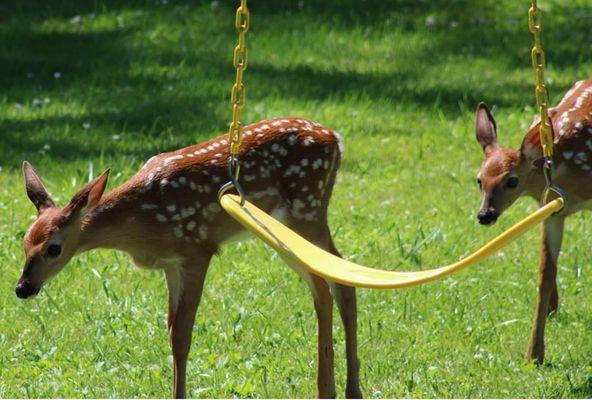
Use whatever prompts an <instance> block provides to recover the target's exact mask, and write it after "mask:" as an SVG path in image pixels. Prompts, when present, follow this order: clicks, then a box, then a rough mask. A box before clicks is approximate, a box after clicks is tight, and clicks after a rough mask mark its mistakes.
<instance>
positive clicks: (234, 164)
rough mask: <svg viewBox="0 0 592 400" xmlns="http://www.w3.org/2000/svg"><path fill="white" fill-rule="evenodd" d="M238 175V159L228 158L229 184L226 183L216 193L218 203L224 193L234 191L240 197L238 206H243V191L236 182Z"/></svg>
mask: <svg viewBox="0 0 592 400" xmlns="http://www.w3.org/2000/svg"><path fill="white" fill-rule="evenodd" d="M239 175H240V163H239V161H238V157H235V156H230V159H229V160H228V176H229V177H230V182H226V183H225V184H224V185H222V187H221V188H220V190H219V191H218V201H220V199H221V198H222V196H224V195H225V194H226V192H228V191H229V190H232V189H234V190H236V192H237V193H238V195H239V197H240V205H241V206H242V205H244V204H245V191H244V190H243V187H242V186H241V184H240V182H239V180H238V178H239Z"/></svg>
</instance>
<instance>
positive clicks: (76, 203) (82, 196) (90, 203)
mask: <svg viewBox="0 0 592 400" xmlns="http://www.w3.org/2000/svg"><path fill="white" fill-rule="evenodd" d="M108 180H109V170H107V171H105V172H103V173H102V174H101V176H99V177H98V178H96V179H94V180H93V181H91V182H89V183H87V184H86V186H84V187H83V188H82V189H80V190H79V191H78V193H76V194H75V195H74V197H72V200H70V203H68V205H67V206H66V207H65V208H64V212H65V214H66V216H67V217H68V218H70V217H72V216H74V215H79V214H80V213H81V212H82V211H83V210H91V209H93V208H95V207H96V206H97V205H98V204H99V202H100V201H101V197H102V196H103V192H104V191H105V187H107V181H108Z"/></svg>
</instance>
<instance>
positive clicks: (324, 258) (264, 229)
mask: <svg viewBox="0 0 592 400" xmlns="http://www.w3.org/2000/svg"><path fill="white" fill-rule="evenodd" d="M220 204H221V205H222V207H223V208H224V209H225V210H226V212H228V214H230V215H231V216H232V217H233V218H234V219H235V220H236V221H238V222H239V223H240V224H241V225H242V226H244V227H245V228H246V229H247V230H248V231H250V232H252V233H253V234H255V235H256V236H258V237H259V238H261V239H262V240H263V241H264V242H265V243H267V244H268V245H269V246H271V247H272V248H273V249H274V250H276V251H277V252H278V253H279V254H280V256H281V257H282V258H283V259H284V260H285V261H286V262H287V263H288V264H289V265H290V266H292V267H293V268H295V269H304V270H306V271H308V272H310V273H312V274H314V275H317V276H320V277H323V278H325V279H327V280H329V281H334V282H338V283H341V284H344V285H349V286H355V287H362V288H377V289H395V288H403V287H408V286H414V285H419V284H422V283H425V282H429V281H433V280H436V279H440V278H443V277H445V276H447V275H450V274H452V273H454V272H456V271H459V270H461V269H463V268H466V267H468V266H470V265H473V264H476V263H478V262H480V261H482V260H484V259H486V258H488V257H490V256H491V255H493V254H494V253H495V252H497V251H498V250H500V249H501V248H503V247H505V246H507V245H508V244H509V243H511V242H512V241H513V240H515V239H516V238H518V237H520V236H521V235H523V234H524V233H525V232H527V231H528V230H529V229H531V228H533V227H535V226H537V225H538V224H540V223H541V222H542V221H544V220H545V219H547V218H548V217H550V216H551V215H552V214H554V213H555V212H557V211H559V210H561V208H562V207H563V199H561V198H557V199H555V200H553V201H551V202H549V203H548V204H547V205H545V206H544V207H541V208H540V209H538V210H537V211H535V212H534V213H532V214H531V215H529V216H528V217H526V218H524V219H523V220H522V221H520V222H518V223H517V224H515V225H514V226H512V227H511V228H509V229H507V230H506V231H504V232H503V233H502V234H500V235H499V236H497V237H496V238H494V239H493V240H491V241H490V242H489V243H487V244H486V245H484V246H483V247H481V248H480V249H478V250H477V251H475V252H474V253H472V254H471V255H469V256H467V257H465V258H463V259H462V260H460V261H458V262H455V263H453V264H450V265H447V266H443V267H439V268H435V269H429V270H422V271H414V272H397V271H386V270H380V269H374V268H368V267H365V266H362V265H358V264H355V263H353V262H350V261H347V260H344V259H342V258H339V257H336V256H334V255H333V254H331V253H328V252H326V251H324V250H323V249H321V248H319V247H317V246H315V245H314V244H312V243H310V242H309V241H307V240H306V239H304V238H303V237H301V236H300V235H298V234H297V233H296V232H294V231H293V230H291V229H290V228H288V227H286V226H284V225H283V224H281V223H280V222H279V221H277V220H276V219H274V218H273V217H271V216H270V215H268V214H267V213H265V212H263V211H262V210H260V209H259V208H257V207H256V206H255V205H253V204H252V203H250V202H248V201H245V202H244V204H243V205H241V203H240V198H239V197H238V196H235V195H231V194H226V195H224V196H222V197H221V199H220Z"/></svg>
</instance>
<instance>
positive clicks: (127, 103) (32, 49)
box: [0, 0, 592, 166]
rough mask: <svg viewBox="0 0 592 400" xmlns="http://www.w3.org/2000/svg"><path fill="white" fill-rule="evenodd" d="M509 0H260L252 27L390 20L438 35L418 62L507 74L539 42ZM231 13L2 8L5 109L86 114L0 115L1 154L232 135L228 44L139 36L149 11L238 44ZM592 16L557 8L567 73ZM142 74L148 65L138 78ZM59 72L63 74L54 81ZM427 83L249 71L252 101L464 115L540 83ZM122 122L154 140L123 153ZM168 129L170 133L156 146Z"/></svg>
mask: <svg viewBox="0 0 592 400" xmlns="http://www.w3.org/2000/svg"><path fill="white" fill-rule="evenodd" d="M221 3H223V4H221ZM506 3H507V4H506ZM510 4H513V3H510V2H494V1H490V2H474V1H469V0H456V1H453V2H444V1H442V2H434V1H427V0H416V1H411V0H398V1H379V0H365V1H357V0H356V1H354V0H343V1H342V2H327V1H306V2H300V1H287V2H277V1H272V0H258V1H256V2H252V5H251V7H252V10H253V15H256V16H257V18H258V21H259V22H261V21H264V20H265V19H268V20H271V21H272V23H273V24H276V25H273V26H271V25H265V24H259V25H257V26H253V31H254V32H255V33H256V34H260V35H264V34H265V35H273V32H274V29H275V30H277V29H290V30H293V31H294V32H295V34H297V32H298V29H299V26H298V22H297V23H293V24H290V23H289V21H290V18H289V17H290V16H294V15H298V16H299V18H304V20H305V21H307V23H310V24H326V25H328V26H329V27H336V28H340V29H349V28H360V27H361V28H365V27H367V28H370V29H371V28H374V27H380V28H382V29H391V28H392V29H393V30H395V29H398V30H404V31H410V32H422V33H426V34H428V35H429V36H430V40H431V45H430V51H429V52H425V53H422V54H419V55H418V56H417V58H415V59H412V60H408V62H409V63H410V65H414V64H416V65H418V64H421V65H434V66H438V65H440V66H442V68H444V67H445V66H446V65H447V63H448V62H449V61H450V60H451V59H453V58H457V59H458V57H459V56H462V57H465V58H466V59H467V60H470V59H471V58H473V57H485V58H490V59H492V60H495V61H496V63H498V65H499V64H500V63H501V65H504V68H507V69H509V70H510V69H515V68H524V67H525V66H528V49H529V47H530V40H531V39H530V36H529V33H528V32H527V31H526V29H525V26H523V25H525V20H524V15H523V14H524V13H523V11H524V10H523V9H522V8H523V7H519V6H516V5H510ZM123 10H126V11H130V10H131V11H133V10H142V11H145V12H147V13H148V14H142V15H141V19H142V22H141V23H138V24H131V25H129V26H126V27H125V28H117V27H109V28H105V29H102V30H99V31H92V32H86V31H82V30H81V31H72V30H70V31H60V30H51V29H42V26H43V24H42V22H43V21H46V20H48V19H51V18H54V19H66V20H71V19H72V18H74V19H75V18H76V16H78V15H88V14H100V13H103V12H107V11H123ZM233 10H234V5H233V4H231V3H226V2H212V1H189V0H187V1H181V0H169V1H164V0H160V1H156V0H150V1H148V0H93V1H88V0H85V1H74V0H59V1H55V2H51V3H48V2H46V1H41V0H31V1H27V2H22V1H20V0H9V1H7V2H4V3H2V4H1V5H0V15H1V16H0V21H2V22H4V26H3V27H0V43H2V47H0V87H2V88H3V90H2V91H3V93H2V95H3V96H5V98H6V99H7V103H8V105H7V107H13V105H14V107H16V105H15V104H20V105H24V106H25V108H30V106H31V103H32V102H33V101H34V99H36V98H37V97H42V96H48V97H49V98H50V99H52V100H53V98H57V99H58V100H59V99H60V98H65V99H67V102H68V104H72V103H74V104H77V103H78V104H81V107H80V110H72V109H65V110H63V112H60V113H59V114H60V116H58V117H56V116H55V115H51V116H48V115H46V114H47V113H44V112H43V109H42V108H43V107H41V108H40V109H39V110H32V111H30V112H29V113H28V114H27V117H26V118H21V117H19V115H21V114H19V113H18V112H17V111H14V112H13V116H10V117H5V118H4V119H3V120H1V121H0V135H1V139H0V150H2V151H3V153H4V155H5V156H4V157H3V160H2V163H3V164H4V165H7V166H18V165H19V164H20V160H22V159H23V158H25V157H29V156H30V155H31V154H35V153H36V152H37V151H39V149H41V148H43V146H44V145H45V144H47V143H48V142H55V141H57V140H60V139H62V140H61V141H60V144H59V149H58V148H55V150H54V151H52V153H51V157H54V158H56V159H59V160H68V161H73V160H78V159H86V158H92V157H96V156H98V155H99V154H101V152H104V151H108V152H116V153H117V154H122V155H130V156H142V157H144V156H146V155H149V154H152V153H155V152H157V151H161V150H163V147H164V148H174V147H176V146H179V145H181V143H187V142H188V141H191V140H199V139H200V138H202V137H203V138H205V137H207V135H208V134H213V133H215V132H221V131H222V130H223V129H224V128H225V126H226V118H227V113H226V112H224V113H221V112H218V111H219V110H221V109H222V108H223V110H224V111H226V109H227V107H226V106H227V103H226V100H227V99H228V88H229V87H230V82H231V80H232V78H233V76H232V70H231V66H230V65H229V55H228V54H227V52H226V50H227V49H226V48H220V46H218V47H216V46H212V48H210V47H208V46H207V45H204V44H203V43H202V42H207V41H206V40H204V38H203V37H199V38H190V39H186V38H182V40H183V41H184V42H186V43H185V44H184V46H179V47H175V44H174V43H173V44H172V45H171V46H163V47H155V48H152V47H151V46H150V44H149V43H146V44H145V45H140V46H138V45H130V42H133V40H132V37H133V36H134V35H138V33H140V34H142V35H143V34H147V33H144V31H142V29H144V30H145V29H147V28H146V26H145V24H148V25H149V24H150V23H151V21H152V18H160V19H158V21H159V22H163V21H164V22H165V23H167V22H174V23H180V24H184V23H187V20H183V19H182V18H183V17H184V16H186V15H195V18H196V19H195V21H197V22H198V23H201V24H204V25H208V26H209V29H210V31H207V32H209V33H210V34H213V32H219V34H216V36H217V37H216V38H213V39H216V40H219V41H223V42H225V43H229V45H228V46H227V47H228V48H230V47H231V44H232V43H234V40H235V33H234V32H233V30H232V29H226V30H224V29H225V28H224V27H225V26H226V25H220V30H219V31H218V30H217V28H218V26H216V23H221V22H220V21H214V22H212V21H213V20H214V19H216V20H218V19H223V20H224V21H226V20H228V19H230V20H232V14H233ZM591 17H592V8H591V7H582V6H578V5H577V4H576V5H573V4H572V5H562V7H561V8H560V7H559V6H555V7H554V8H553V14H552V19H551V18H549V23H548V25H547V30H546V32H547V36H546V38H548V40H549V42H548V43H549V48H552V51H551V52H549V59H550V61H551V62H552V63H553V66H554V68H557V69H562V68H569V67H570V66H572V65H574V64H577V63H578V62H584V61H585V57H586V54H587V52H585V51H583V50H582V45H583V44H585V43H588V42H589V41H590V39H591V37H590V33H589V32H590V31H589V29H588V27H589V20H590V18H591ZM113 18H115V17H113ZM167 18H169V19H167ZM179 18H181V19H179ZM284 19H285V21H283V22H286V24H285V25H284V24H282V28H278V25H277V24H280V23H281V22H282V20H284ZM169 20H170V21H169ZM191 21H194V20H191ZM191 21H190V22H191ZM73 23H75V20H74V22H73ZM143 24H144V25H143ZM229 27H230V28H231V24H229ZM206 39H209V37H208V38H206ZM136 40H137V38H136ZM198 42H199V43H198ZM146 61H151V62H155V63H157V64H159V66H161V67H162V69H163V70H165V72H159V73H152V72H151V71H144V70H142V65H143V63H145V62H146ZM182 64H185V65H191V71H190V72H191V75H192V76H191V77H187V76H183V75H176V74H175V68H176V66H178V65H182ZM134 66H135V67H134ZM133 68H136V69H139V70H140V72H139V73H138V72H132V69H133ZM167 68H168V70H167ZM168 71H172V72H168ZM56 73H58V74H60V75H61V77H60V78H56V77H55V75H54V74H56ZM423 78H424V77H423V76H421V71H420V70H419V69H407V70H400V71H396V72H393V73H388V74H387V73H357V72H355V71H348V72H344V71H334V70H332V71H327V70H321V69H317V68H314V67H312V66H308V65H296V66H292V67H287V68H277V67H275V66H273V65H271V64H267V63H265V61H263V62H260V63H257V62H254V63H253V64H251V66H250V68H249V87H250V90H251V92H250V93H249V96H250V97H251V98H259V99H265V98H266V96H269V95H276V96H278V97H286V98H293V99H306V100H315V101H320V102H322V101H326V100H329V99H333V100H340V99H348V98H354V99H355V98H356V96H364V97H366V98H369V99H370V100H372V101H392V102H393V103H397V104H401V105H408V106H410V107H417V108H420V109H422V108H423V109H432V108H433V107H434V106H435V105H438V107H439V108H441V109H443V110H444V111H446V112H449V113H453V116H454V115H455V114H456V115H458V113H459V111H458V106H457V104H458V103H459V102H463V103H466V104H472V103H476V102H477V101H479V100H481V99H483V98H487V99H488V101H490V102H492V103H496V104H498V105H501V106H515V105H518V104H522V103H523V102H524V99H525V93H530V91H531V89H532V87H531V82H530V81H528V82H523V83H519V84H514V85H505V86H504V88H503V89H501V90H500V89H496V90H491V91H490V92H485V91H486V90H488V89H487V86H485V85H484V86H483V87H480V88H470V87H456V86H454V85H451V84H449V83H448V82H447V81H446V79H445V76H443V77H442V78H443V79H442V82H441V83H439V84H438V85H437V86H422V85H421V82H422V79H423ZM189 81H190V82H191V85H189V83H188V82H189ZM186 87H191V88H194V89H191V90H187V89H186ZM87 88H88V90H87ZM179 88H181V89H179ZM0 99H1V98H0ZM528 99H530V95H529V96H528ZM87 121H90V122H91V123H92V124H93V126H94V127H95V128H96V129H93V131H92V132H88V134H78V135H73V134H72V133H71V132H81V131H82V130H81V126H82V125H83V124H84V123H85V122H87ZM122 130H123V131H127V132H132V133H134V134H136V135H138V137H139V138H140V139H142V138H144V139H145V140H146V141H147V143H143V144H142V145H126V146H125V147H124V146H120V145H118V142H115V141H112V140H110V138H111V137H112V135H113V134H114V133H118V132H121V131H122ZM82 132H83V131H82ZM196 132H202V133H203V135H200V134H197V133H196ZM161 136H162V137H165V138H164V139H162V140H160V141H159V140H158V139H159V137H161ZM167 137H168V138H167ZM169 146H170V147H169Z"/></svg>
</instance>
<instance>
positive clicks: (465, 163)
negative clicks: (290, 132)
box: [0, 0, 592, 398]
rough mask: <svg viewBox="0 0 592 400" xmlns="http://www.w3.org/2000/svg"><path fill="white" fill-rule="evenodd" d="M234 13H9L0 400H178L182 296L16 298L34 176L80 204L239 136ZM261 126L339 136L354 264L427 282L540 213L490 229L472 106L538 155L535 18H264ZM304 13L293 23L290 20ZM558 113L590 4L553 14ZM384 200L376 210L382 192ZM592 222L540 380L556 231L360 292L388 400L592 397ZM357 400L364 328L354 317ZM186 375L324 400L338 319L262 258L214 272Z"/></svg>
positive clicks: (265, 11) (441, 10)
mask: <svg viewBox="0 0 592 400" xmlns="http://www.w3.org/2000/svg"><path fill="white" fill-rule="evenodd" d="M234 3H236V2H229V1H184V0H168V1H167V0H150V1H140V0H94V1H91V0H81V1H74V0H56V1H51V2H47V1H42V0H31V1H25V2H23V1H20V0H6V1H4V2H2V3H0V22H1V23H0V166H1V170H0V259H1V260H2V262H1V263H0V271H1V273H2V278H3V279H2V280H1V282H0V296H1V298H2V303H1V307H0V397H166V396H168V395H169V394H170V385H171V383H170V382H171V376H172V365H171V360H172V358H171V356H170V350H169V343H168V338H167V334H166V285H165V282H164V278H163V275H162V274H161V273H159V272H154V271H152V272H148V271H137V270H135V269H134V268H133V267H132V265H131V263H130V261H129V260H128V258H127V257H126V256H125V255H124V254H121V253H117V252H113V251H106V250H101V251H94V252H92V253H89V254H85V255H82V256H79V257H78V258H76V259H74V260H73V262H71V263H70V264H69V266H68V267H67V268H66V269H65V270H64V271H63V272H62V273H61V274H60V275H59V276H58V277H57V278H56V279H55V280H54V281H52V282H51V283H50V284H48V285H47V286H46V287H45V288H44V289H43V290H42V292H41V293H40V295H39V296H38V297H37V298H36V299H34V300H32V301H21V300H19V299H17V298H16V296H15V295H14V286H15V283H16V281H17V279H18V277H19V275H20V273H21V269H22V264H23V251H22V238H23V236H24V233H25V231H26V229H27V227H28V225H29V224H30V222H31V221H32V220H33V219H34V217H35V210H34V207H33V206H32V204H31V203H30V202H29V201H28V199H27V197H26V195H25V191H24V185H23V180H22V177H21V172H20V165H21V163H22V160H24V159H27V160H29V161H31V162H32V163H33V164H34V165H35V166H36V168H37V169H38V171H39V172H40V174H41V176H42V177H43V178H44V180H45V182H46V185H47V187H48V189H49V190H50V192H51V193H52V194H53V195H54V197H55V199H56V200H57V201H58V202H59V203H60V204H64V203H65V202H67V201H68V200H69V198H70V196H72V195H73V193H74V192H75V191H76V190H77V189H78V188H80V187H81V186H82V184H83V183H85V182H86V181H87V180H88V179H89V178H90V177H91V176H95V175H97V174H98V173H99V172H101V171H102V170H104V169H106V168H111V171H112V174H111V181H110V184H109V188H114V187H116V186H117V185H119V184H121V183H122V182H124V181H125V180H126V179H127V178H128V177H129V176H131V175H132V174H133V173H134V172H135V171H136V170H137V169H138V168H140V167H141V166H142V164H143V163H144V162H145V160H146V159H147V158H149V157H150V156H151V155H153V154H156V153H158V152H162V151H166V150H172V149H176V148H179V147H182V146H185V145H189V144H191V143H195V142H199V141H202V140H205V139H207V138H210V137H212V136H215V135H218V134H220V133H223V132H224V131H225V129H226V127H227V124H228V119H229V116H230V115H229V114H230V107H229V104H228V100H229V94H230V87H231V85H232V81H233V79H234V73H233V70H232V65H231V57H232V48H233V47H234V43H235V41H236V33H235V30H234V26H233V20H234V6H235V4H234ZM251 3H253V4H252V7H251V8H252V14H253V15H252V20H251V23H252V29H251V30H250V31H249V34H248V37H247V41H248V46H249V50H250V53H249V61H250V63H249V68H248V70H247V72H246V76H245V81H246V85H247V104H246V108H245V113H244V120H245V121H250V122H255V121H258V120H261V119H265V118H271V117H275V116H287V115H299V116H303V117H307V118H310V119H312V120H315V121H318V122H321V123H322V124H324V125H326V126H328V127H331V128H333V129H335V130H337V131H338V132H339V133H340V134H341V135H342V136H343V138H344V143H345V153H344V161H343V164H342V167H341V170H340V173H339V175H338V182H337V186H336V189H335V194H334V197H333V199H332V203H331V207H330V225H331V228H332V231H333V233H334V237H335V240H336V243H337V247H338V248H339V249H340V250H341V251H342V253H343V254H344V255H347V257H348V258H349V259H352V260H355V261H356V262H360V263H363V264H365V265H372V266H376V267H378V268H383V269H397V270H414V269H421V268H428V267H432V266H435V265H438V264H444V263H448V262H451V261H454V260H457V259H458V258H460V257H461V256H463V255H465V254H467V253H468V252H470V251H471V250H473V249H475V248H477V247H478V246H479V245H480V244H481V243H483V242H484V241H485V240H487V239H488V238H490V237H492V236H494V235H496V234H497V233H499V232H501V230H502V229H503V228H504V227H507V226H509V225H510V224H512V223H513V222H515V221H517V220H518V219H520V218H521V217H522V216H524V215H526V214H527V213H529V212H531V211H533V210H535V208H536V203H535V202H533V201H532V200H528V199H523V200H521V201H519V202H518V203H517V205H515V206H514V207H513V208H512V209H511V210H510V211H509V212H508V213H507V214H505V215H504V217H503V218H502V219H501V221H500V222H499V223H498V224H497V225H495V226H494V227H492V228H488V229H486V228H483V227H481V226H479V225H478V223H477V222H476V212H477V208H478V206H479V203H480V198H479V197H480V195H479V191H478V189H477V184H476V183H475V176H476V173H477V171H478V169H479V165H480V162H481V159H482V154H481V149H480V147H479V145H478V144H477V143H476V141H475V139H474V131H473V125H474V121H473V118H474V115H473V112H474V108H475V106H476V104H477V102H478V101H481V100H484V101H486V102H487V103H488V104H489V105H490V106H493V107H494V108H495V115H496V117H497V120H498V126H499V131H500V140H501V141H502V143H505V144H506V145H509V146H514V147H517V146H518V145H519V143H520V140H521V138H522V136H523V134H524V132H525V130H526V128H527V127H528V126H529V125H530V122H531V121H532V118H533V115H534V107H533V102H534V96H533V83H534V77H533V74H532V70H531V68H530V60H529V51H530V45H531V36H530V33H529V32H528V30H527V25H526V11H527V9H528V6H529V2H528V1H522V2H516V1H510V0H503V1H494V0H488V1H479V2H476V1H470V0H454V1H437V2H436V1H427V0H414V1H412V0H398V1H394V0H392V1H391V0H389V1H379V0H365V1H354V0H342V1H331V2H329V1H286V2H276V1H272V0H266V1H259V0H253V1H251ZM280 3H282V4H280ZM541 3H542V6H543V9H544V11H545V16H544V18H545V32H544V43H545V45H546V48H547V58H548V62H549V66H548V69H549V74H548V77H549V87H550V91H551V97H552V99H553V101H554V102H556V101H557V100H558V99H559V98H560V97H561V95H562V93H563V92H564V91H565V90H567V89H568V88H569V87H570V86H571V85H572V83H573V82H574V81H576V80H580V79H584V78H588V77H589V71H590V70H591V69H592V61H591V59H590V57H589V55H590V53H591V52H592V35H591V33H590V32H591V31H590V20H591V19H592V6H591V5H590V3H589V1H588V0H548V1H542V2H541ZM370 194H371V195H370ZM589 224H590V218H589V217H588V215H586V214H578V215H576V216H574V217H572V218H570V219H569V220H568V224H567V232H566V238H565V246H564V249H563V253H562V256H561V261H560V269H559V293H560V304H561V308H560V312H559V313H558V315H557V316H556V317H555V318H553V320H552V321H551V322H550V323H549V324H548V329H547V360H546V361H547V363H546V364H545V365H544V366H542V367H535V366H534V365H533V364H528V363H526V362H525V361H524V359H523V357H522V354H523V352H524V349H525V346H526V342H527V340H528V335H529V332H530V326H531V325H530V324H531V319H532V316H533V314H534V301H535V296H536V270H537V260H538V248H539V243H538V238H539V236H538V232H536V231H532V232H530V233H528V234H527V235H525V236H524V237H523V238H522V239H521V240H520V241H519V242H518V243H515V244H513V245H510V246H509V247H507V248H506V249H504V250H503V251H502V252H500V253H499V254H498V255H496V256H494V257H492V258H491V259H490V260H489V261H486V262H483V263H481V264H479V265H477V266H475V267H472V268H471V269H469V270H466V271H463V272H460V273H458V274H456V275H454V276H452V277H449V278H447V279H444V280H441V281H437V282H433V283H430V284H426V285H423V286H419V287H414V288H410V289H405V290H392V291H376V290H374V291H373V290H359V291H358V296H359V340H360V349H359V356H360V360H361V382H362V389H363V391H364V394H365V395H366V396H367V397H461V398H462V397H591V396H592V364H591V363H590V358H591V357H592V341H591V340H590V338H589V332H590V329H591V328H592V300H591V299H590V294H591V292H592V289H590V288H591V286H592V276H591V275H589V274H588V272H589V271H590V269H589V264H590V258H589V254H590V253H589V246H590V243H589V238H588V236H589V235H588V232H589V229H588V226H589ZM335 325H336V329H335V343H336V378H337V385H338V394H339V395H340V396H342V395H343V393H344V386H345V354H344V351H343V348H344V345H343V330H342V328H341V326H340V323H339V321H338V318H337V316H336V317H335ZM194 331H195V335H194V340H193V348H192V352H191V355H190V361H189V364H188V394H189V395H191V396H192V397H310V396H313V395H314V393H315V369H316V367H315V365H316V321H315V317H314V312H313V305H312V300H311V296H310V294H309V293H308V289H307V287H306V285H305V283H304V282H303V281H302V280H301V279H299V278H298V276H297V275H296V274H295V273H294V272H293V271H291V270H290V269H289V268H287V267H286V266H285V265H284V264H283V263H282V262H281V261H280V260H278V259H277V257H276V255H275V254H274V253H273V252H272V251H270V250H269V249H268V248H266V247H265V246H264V245H263V244H261V243H260V242H258V241H256V240H251V241H247V242H242V243H235V244H230V245H227V246H225V247H224V248H223V249H222V252H221V253H220V255H219V256H218V257H216V258H215V260H214V261H213V265H212V267H211V269H210V272H209V275H208V278H207V285H206V289H205V293H204V298H203V301H202V305H201V307H200V310H199V312H198V317H197V322H196V325H195V329H194Z"/></svg>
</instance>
